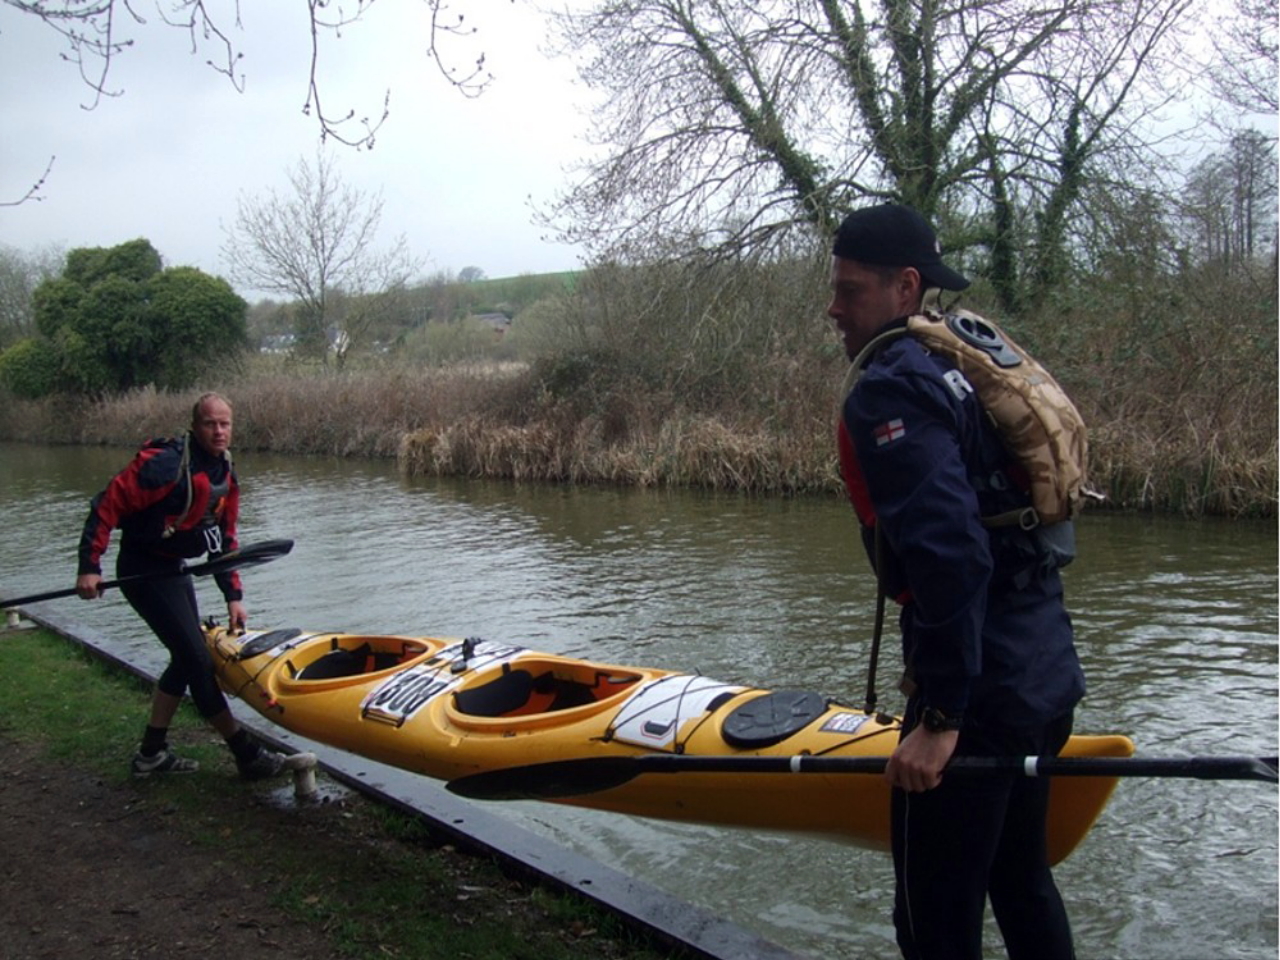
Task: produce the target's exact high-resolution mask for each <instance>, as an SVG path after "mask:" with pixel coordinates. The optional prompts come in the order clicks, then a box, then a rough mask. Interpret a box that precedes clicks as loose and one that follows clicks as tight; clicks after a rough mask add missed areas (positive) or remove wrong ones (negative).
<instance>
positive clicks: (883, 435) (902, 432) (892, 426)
mask: <svg viewBox="0 0 1280 960" xmlns="http://www.w3.org/2000/svg"><path fill="white" fill-rule="evenodd" d="M906 434H907V428H906V427H905V426H903V423H902V421H901V420H890V421H889V422H888V423H882V424H880V426H878V427H876V428H875V429H874V430H872V431H871V435H872V436H874V437H875V438H876V446H877V447H883V446H884V445H885V444H886V443H892V442H893V441H894V440H901V439H902V438H903V437H904V436H906Z"/></svg>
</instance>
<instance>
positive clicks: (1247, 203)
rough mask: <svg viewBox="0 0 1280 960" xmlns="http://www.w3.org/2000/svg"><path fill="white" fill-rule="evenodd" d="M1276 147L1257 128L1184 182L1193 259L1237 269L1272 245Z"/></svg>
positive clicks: (1184, 205) (1201, 165)
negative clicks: (1194, 257)
mask: <svg viewBox="0 0 1280 960" xmlns="http://www.w3.org/2000/svg"><path fill="white" fill-rule="evenodd" d="M1276 195H1277V184H1276V149H1275V143H1274V142H1273V141H1272V140H1271V139H1270V138H1268V137H1265V136H1263V135H1262V134H1261V133H1259V132H1258V131H1256V130H1243V131H1240V132H1238V133H1237V134H1236V135H1235V136H1234V137H1233V138H1232V140H1231V143H1230V146H1229V147H1228V148H1227V149H1226V150H1224V151H1222V152H1220V153H1216V154H1214V155H1213V156H1211V157H1209V158H1207V159H1205V160H1203V161H1201V162H1200V163H1199V164H1198V165H1197V166H1196V168H1195V169H1194V170H1193V171H1192V172H1191V175H1190V176H1189V177H1188V178H1187V185H1186V190H1185V191H1184V194H1183V201H1182V204H1181V209H1182V217H1183V222H1184V223H1185V224H1186V229H1187V232H1188V234H1189V240H1190V242H1191V245H1192V249H1193V251H1194V252H1195V254H1196V258H1197V259H1198V260H1199V261H1200V262H1207V263H1212V264H1214V265H1216V266H1219V267H1221V268H1222V269H1225V270H1238V269H1239V268H1240V267H1241V266H1242V265H1244V264H1247V263H1248V262H1249V261H1250V260H1252V259H1253V258H1254V257H1256V256H1257V255H1258V254H1260V253H1263V252H1269V253H1272V254H1273V255H1274V249H1271V250H1267V248H1266V247H1265V246H1264V244H1267V243H1268V241H1270V242H1271V243H1274V241H1275V231H1276Z"/></svg>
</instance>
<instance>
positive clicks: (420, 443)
mask: <svg viewBox="0 0 1280 960" xmlns="http://www.w3.org/2000/svg"><path fill="white" fill-rule="evenodd" d="M784 366H785V369H784ZM837 366H838V364H834V363H832V362H830V361H829V360H822V361H820V360H816V359H815V360H814V361H813V362H811V363H810V364H809V365H808V366H807V367H804V366H802V367H797V366H796V365H795V364H787V365H783V366H778V370H780V371H782V373H781V374H780V375H779V376H777V377H776V379H775V380H773V381H765V380H762V379H759V378H760V377H767V376H768V373H767V369H768V368H767V365H765V366H762V367H761V369H760V370H757V371H755V372H754V374H753V376H756V377H757V379H755V380H754V381H753V382H752V383H751V390H752V395H753V396H754V397H755V402H754V403H753V404H748V403H745V402H743V401H742V398H741V397H730V398H727V399H726V398H719V402H718V403H709V402H708V400H707V398H706V397H705V396H704V397H701V398H700V400H699V402H698V404H697V405H696V406H697V407H701V408H695V404H694V402H692V401H691V400H689V399H682V398H681V397H680V396H679V394H678V393H676V392H674V391H670V390H663V389H661V388H660V387H652V386H650V387H645V386H644V384H642V383H640V382H638V381H633V382H626V383H625V384H624V383H623V382H621V381H611V382H612V383H613V389H602V388H601V387H600V386H599V384H595V385H588V386H586V387H583V388H582V389H577V390H572V391H568V392H567V393H566V392H563V391H560V392H557V391H555V390H549V389H548V386H547V382H546V380H545V378H544V377H543V376H542V375H541V373H540V372H539V371H537V370H535V369H534V368H530V367H524V366H518V365H517V366H511V365H508V366H505V367H500V368H498V367H484V366H476V365H472V366H459V367H451V368H407V367H396V366H394V365H388V366H384V367H377V368H370V369H366V370H357V371H349V372H345V373H342V374H335V373H333V372H328V373H325V372H319V371H312V372H310V373H304V372H299V371H294V372H281V371H279V370H273V371H269V372H267V373H265V374H259V375H257V376H247V377H243V378H240V379H238V380H237V381H236V382H234V383H226V384H213V385H210V386H211V387H212V388H213V389H218V390H220V391H221V392H223V393H225V394H226V395H227V396H228V397H229V398H230V399H231V400H232V402H233V404H234V407H235V413H236V446H237V448H238V449H241V450H247V449H253V450H264V451H274V452H279V453H287V454H308V455H324V456H335V457H368V458H388V459H389V458H395V459H396V460H397V461H398V463H399V465H400V468H401V469H402V470H403V471H404V472H405V473H406V474H408V475H414V476H470V477H493V478H507V479H512V480H517V481H537V482H555V483H607V484H620V485H636V486H672V487H698V488H707V489H715V490H737V491H744V492H748V493H752V494H758V495H771V496H772V495H781V496H794V495H836V494H838V493H839V492H840V490H841V486H840V480H839V476H838V472H837V466H836V460H835V452H834V442H833V439H832V438H833V425H834V415H835V395H834V390H833V386H832V385H833V383H834V382H836V380H838V377H836V376H834V375H833V373H834V371H835V370H836V369H837ZM762 371H764V372H762ZM1066 385H1067V387H1068V389H1069V390H1070V391H1071V392H1072V393H1073V395H1074V396H1076V398H1077V400H1078V402H1079V403H1080V406H1081V409H1082V411H1083V412H1084V413H1085V415H1086V420H1087V421H1088V422H1089V423H1090V438H1091V470H1090V474H1091V479H1092V481H1093V483H1094V485H1095V486H1097V487H1099V488H1100V489H1101V490H1102V491H1103V492H1104V493H1105V494H1106V495H1107V501H1106V503H1107V505H1108V506H1110V507H1111V508H1116V509H1125V510H1143V511H1156V512H1163V513H1183V514H1189V515H1201V514H1213V515H1222V516H1232V517H1274V516H1275V515H1276V503H1277V486H1278V483H1280V481H1278V477H1277V466H1276V465H1277V441H1276V435H1277V427H1276V402H1275V397H1274V394H1272V395H1270V396H1269V395H1268V394H1267V393H1266V392H1260V393H1256V395H1252V396H1250V397H1237V398H1236V399H1235V402H1233V403H1231V404H1217V405H1214V406H1212V407H1211V406H1210V405H1209V404H1207V403H1205V402H1204V398H1203V397H1201V396H1190V395H1189V396H1187V397H1186V398H1184V400H1183V401H1173V400H1167V399H1165V400H1161V401H1160V403H1159V404H1156V403H1155V402H1154V400H1152V399H1151V397H1152V396H1155V394H1151V393H1147V394H1145V395H1143V394H1140V393H1138V392H1137V391H1131V392H1130V393H1129V395H1128V396H1127V397H1120V396H1119V395H1118V394H1117V393H1116V392H1115V390H1116V385H1115V384H1114V383H1111V382H1110V381H1108V382H1106V383H1105V387H1106V390H1105V393H1103V394H1095V393H1090V391H1089V387H1088V385H1086V386H1083V387H1080V386H1076V385H1072V384H1066ZM201 392H203V391H202V390H193V391H190V392H188V393H183V394H168V393H162V392H157V391H154V390H141V391H136V392H134V393H130V394H128V395H125V396H122V397H117V398H113V399H109V400H102V401H88V400H84V401H80V402H73V401H69V400H66V399H60V400H54V399H50V400H45V401H39V402H27V401H17V400H14V399H12V398H9V399H8V401H7V402H5V403H3V404H0V438H3V439H5V440H15V441H31V442H41V443H78V444H110V445H119V446H134V445H136V444H137V443H139V442H140V441H141V440H142V439H145V438H146V437H149V436H159V435H165V434H172V433H174V432H175V431H177V430H180V429H182V428H183V427H184V426H185V424H186V423H187V422H188V419H189V415H190V407H191V403H192V401H193V400H194V399H195V397H196V396H198V395H199V393H201ZM1159 395H1160V396H1167V395H1164V394H1159ZM1103 401H1105V402H1103Z"/></svg>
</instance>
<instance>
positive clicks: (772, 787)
mask: <svg viewBox="0 0 1280 960" xmlns="http://www.w3.org/2000/svg"><path fill="white" fill-rule="evenodd" d="M206 638H207V641H208V644H209V649H210V652H211V653H212V655H213V660H214V666H215V670H216V672H217V675H218V679H219V682H220V683H221V684H222V686H223V688H224V689H225V690H227V692H228V693H230V694H232V695H234V696H237V697H239V698H240V699H242V700H243V701H245V703H247V704H249V705H250V706H252V707H253V708H255V709H256V710H257V711H258V712H260V713H261V714H263V716H265V717H267V718H268V719H270V720H271V721H272V722H274V723H276V724H278V725H280V726H282V727H285V728H286V729H288V730H292V731H294V732H295V733H298V734H301V735H302V736H305V737H309V738H310V739H313V740H316V741H319V742H321V743H327V744H330V745H332V746H335V747H339V748H341V749H343V750H347V751H350V752H351V753H355V754H359V755H360V756H363V757H368V758H370V759H373V760H377V761H380V762H382V763H387V764H390V765H392V766H396V767H400V768H403V769H405V770H411V771H414V772H416V773H420V774H423V775H425V776H428V777H432V778H434V779H437V780H443V781H446V782H447V781H453V780H458V779H459V778H462V777H468V776H472V775H475V774H481V773H487V772H490V771H496V770H503V769H506V768H514V767H525V766H527V765H531V764H541V763H555V762H559V761H566V760H584V759H590V758H608V757H635V756H650V755H655V754H673V755H676V754H678V755H683V756H691V757H702V756H706V757H720V756H724V757H752V756H759V757H795V756H813V757H823V758H825V757H885V756H888V755H889V754H890V753H892V751H893V747H894V745H895V744H896V743H897V740H898V722H897V720H895V719H894V718H891V717H883V716H868V715H867V714H865V713H864V712H863V711H861V710H860V709H855V708H851V707H847V706H842V705H840V704H838V703H835V702H832V701H830V700H828V699H826V698H824V697H822V696H820V695H819V694H817V693H812V692H808V691H795V690H784V691H776V692H771V691H767V690H761V689H757V688H754V687H749V686H743V685H741V684H731V683H723V682H721V681H717V680H713V679H710V678H708V677H703V676H700V675H696V674H681V673H675V672H672V671H667V670H659V669H652V668H647V667H631V666H618V665H614V664H603V663H594V662H591V661H586V660H578V659H573V658H569V657H561V656H555V655H553V654H547V653H539V652H537V651H534V650H529V649H526V648H524V647H520V646H515V645H512V644H505V643H496V642H492V641H487V640H474V639H465V640H461V639H456V638H444V637H408V636H364V635H358V634H341V633H308V632H306V631H302V630H296V629H289V630H269V631H256V632H247V633H240V634H237V633H232V632H229V631H227V630H226V629H224V628H222V627H218V626H210V627H209V628H207V631H206ZM1132 753H1133V744H1132V742H1131V741H1130V740H1129V739H1128V738H1127V737H1123V736H1073V737H1072V738H1071V740H1070V742H1069V743H1068V744H1067V747H1066V749H1065V750H1064V751H1063V754H1062V755H1063V756H1064V757H1128V756H1130V755H1132ZM1115 784H1116V779H1115V778H1113V777H1102V776H1099V777H1092V776H1089V777H1070V778H1055V779H1054V780H1053V782H1052V787H1051V801H1050V811H1049V837H1048V840H1049V853H1050V858H1051V860H1052V862H1054V863H1057V862H1059V861H1061V860H1062V859H1064V858H1065V857H1066V856H1067V855H1068V854H1070V853H1071V851H1072V850H1074V849H1075V847H1076V846H1077V845H1078V844H1079V843H1080V841H1081V840H1082V839H1083V838H1084V836H1085V834H1087V833H1088V831H1089V829H1090V827H1092V826H1093V823H1094V822H1095V821H1096V820H1097V818H1098V816H1099V814H1101V812H1102V809H1103V807H1104V806H1105V805H1106V803H1107V800H1108V798H1109V797H1110V795H1111V791H1112V790H1113V789H1114V787H1115ZM556 802H559V803H566V804H571V805H574V806H581V807H590V808H594V809H599V810H610V811H614V812H618V813H628V814H634V815H637V816H642V817H656V818H661V819H668V820H681V821H687V822H695V823H706V824H718V825H723V826H732V827H750V828H753V829H758V830H779V831H787V832H793V833H804V834H813V835H819V836H823V837H826V838H828V839H833V840H840V841H844V842H847V843H851V844H854V845H856V846H860V847H868V848H874V849H887V847H888V843H889V791H888V787H887V786H886V784H885V782H884V780H883V778H882V777H879V776H849V775H844V774H840V773H820V772H819V773H809V774H806V775H804V776H800V777H797V776H792V775H790V774H788V773H786V772H779V773H761V774H755V775H752V776H751V777H750V779H745V778H744V777H743V776H742V775H740V774H735V773H732V772H716V771H708V772H688V773H682V774H681V775H680V776H662V775H645V776H636V777H634V778H632V779H630V780H628V781H627V782H626V783H624V784H621V785H619V786H616V787H613V788H611V789H606V790H603V791H600V792H593V793H588V794H584V795H581V796H570V797H562V798H560V799H557V800H556Z"/></svg>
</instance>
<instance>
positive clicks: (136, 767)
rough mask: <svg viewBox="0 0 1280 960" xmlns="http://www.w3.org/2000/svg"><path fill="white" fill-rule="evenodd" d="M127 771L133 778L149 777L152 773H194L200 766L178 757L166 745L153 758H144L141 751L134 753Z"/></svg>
mask: <svg viewBox="0 0 1280 960" xmlns="http://www.w3.org/2000/svg"><path fill="white" fill-rule="evenodd" d="M129 769H130V770H131V771H132V772H133V775H134V776H135V777H149V776H151V775H152V774H153V773H195V772H196V771H197V770H199V769H200V764H199V763H198V762H197V761H195V760H188V759H187V758H186V757H180V756H178V755H177V754H176V753H174V752H173V751H172V750H170V749H169V745H168V744H167V743H166V744H165V745H164V746H163V747H161V748H160V752H159V753H157V754H154V755H153V756H149V757H148V756H144V755H143V754H142V752H141V751H139V752H138V753H135V754H134V755H133V760H132V762H131V763H130V764H129Z"/></svg>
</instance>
